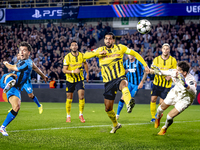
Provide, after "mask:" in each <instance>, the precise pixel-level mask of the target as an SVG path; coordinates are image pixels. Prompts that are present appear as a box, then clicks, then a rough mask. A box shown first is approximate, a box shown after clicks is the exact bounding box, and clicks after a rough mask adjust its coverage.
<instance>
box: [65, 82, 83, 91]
mask: <svg viewBox="0 0 200 150" xmlns="http://www.w3.org/2000/svg"><path fill="white" fill-rule="evenodd" d="M75 89H76V90H77V91H78V90H80V89H83V90H85V85H84V81H78V82H75V83H70V82H68V81H67V82H66V92H67V93H73V92H74V91H75Z"/></svg>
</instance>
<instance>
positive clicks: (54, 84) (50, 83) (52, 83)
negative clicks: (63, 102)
mask: <svg viewBox="0 0 200 150" xmlns="http://www.w3.org/2000/svg"><path fill="white" fill-rule="evenodd" d="M56 87H57V83H56V78H52V79H51V81H50V82H49V88H50V89H55V88H56Z"/></svg>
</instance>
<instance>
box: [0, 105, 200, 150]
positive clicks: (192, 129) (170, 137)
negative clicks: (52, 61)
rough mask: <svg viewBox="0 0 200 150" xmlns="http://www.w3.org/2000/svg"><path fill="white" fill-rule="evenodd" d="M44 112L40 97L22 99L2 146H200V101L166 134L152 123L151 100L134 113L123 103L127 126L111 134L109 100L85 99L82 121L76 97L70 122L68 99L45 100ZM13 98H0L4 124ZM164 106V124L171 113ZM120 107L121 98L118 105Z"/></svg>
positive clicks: (72, 149) (132, 149)
mask: <svg viewBox="0 0 200 150" xmlns="http://www.w3.org/2000/svg"><path fill="white" fill-rule="evenodd" d="M42 104H43V106H44V111H43V114H41V115H40V114H39V113H38V109H37V106H36V104H35V103H28V102H22V104H21V110H20V112H19V114H18V116H17V117H16V118H15V120H14V121H13V122H11V124H9V125H8V127H7V132H8V134H9V136H8V137H4V136H3V135H1V134H0V149H2V150H6V149H15V150H17V149H20V150H25V149H28V150H31V149H41V150H46V149H48V150H51V149H55V150H59V149H61V150H63V149H66V150H77V149H81V150H88V149H89V150H104V149H105V150H118V149H119V150H122V149H123V150H140V149H145V150H148V149H153V150H164V149H170V150H175V149H176V150H182V149H184V150H189V149H192V150H197V149H200V106H199V105H192V106H190V107H189V108H188V109H186V110H185V111H184V112H183V113H182V114H180V115H179V116H177V117H176V118H175V119H174V123H173V124H172V125H171V126H170V128H169V129H168V131H167V133H166V135H164V136H158V135H157V133H158V132H159V130H160V127H159V128H158V129H155V128H154V124H153V123H150V119H151V115H150V108H149V105H144V104H143V105H141V104H136V106H135V107H134V109H133V111H132V113H131V114H128V113H127V112H126V109H125V107H124V108H123V110H122V112H121V115H120V118H119V122H120V123H121V124H122V128H121V129H119V130H118V131H117V132H116V133H115V134H110V133H109V132H110V130H111V126H112V123H111V121H110V119H109V118H108V116H107V114H106V112H105V111H104V104H103V103H102V104H91V103H86V104H85V109H84V118H85V120H86V122H85V123H81V122H80V120H79V118H78V114H79V109H78V103H72V109H71V121H72V122H71V123H66V122H65V121H66V114H65V113H66V112H65V103H42ZM10 107H11V106H10V104H9V103H0V124H2V123H3V121H4V119H5V117H6V115H7V111H8V110H9V109H10ZM172 108H173V107H170V108H168V110H166V111H165V112H164V116H163V118H162V120H161V127H162V126H163V125H164V122H165V119H166V116H167V113H168V112H169V110H171V109H172ZM114 110H115V112H116V111H117V104H115V105H114Z"/></svg>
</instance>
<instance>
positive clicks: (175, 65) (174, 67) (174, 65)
mask: <svg viewBox="0 0 200 150" xmlns="http://www.w3.org/2000/svg"><path fill="white" fill-rule="evenodd" d="M172 68H173V69H176V68H177V61H176V59H175V58H174V59H173V67H172Z"/></svg>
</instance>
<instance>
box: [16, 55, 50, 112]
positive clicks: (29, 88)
mask: <svg viewBox="0 0 200 150" xmlns="http://www.w3.org/2000/svg"><path fill="white" fill-rule="evenodd" d="M17 59H18V60H21V59H20V55H19V54H18V58H17ZM33 64H34V63H33ZM35 66H36V65H35ZM33 70H34V71H35V72H37V73H38V74H39V75H40V76H41V77H42V78H44V79H45V81H46V80H47V78H48V77H46V76H45V74H44V73H43V72H42V71H41V70H40V69H39V68H38V67H37V66H36V68H35V69H34V68H33ZM23 90H25V91H26V93H27V94H28V96H29V97H30V98H31V99H32V100H33V101H34V102H35V103H36V104H37V106H38V109H39V114H42V112H43V105H42V104H40V103H39V101H38V99H37V97H36V96H35V95H34V94H33V86H32V84H31V76H30V77H29V78H28V80H27V81H26V83H25V84H24V85H23V87H22V91H23Z"/></svg>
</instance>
